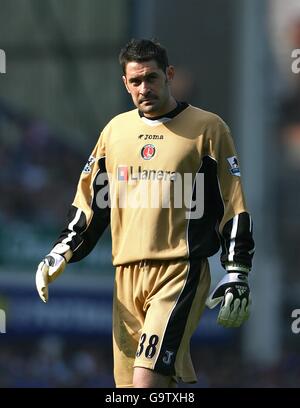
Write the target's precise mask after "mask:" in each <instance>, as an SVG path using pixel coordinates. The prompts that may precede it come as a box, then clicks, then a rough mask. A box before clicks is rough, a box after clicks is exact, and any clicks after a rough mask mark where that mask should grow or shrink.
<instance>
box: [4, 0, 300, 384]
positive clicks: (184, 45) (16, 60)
mask: <svg viewBox="0 0 300 408" xmlns="http://www.w3.org/2000/svg"><path fill="white" fill-rule="evenodd" d="M131 37H146V38H147V37H156V38H158V39H159V40H160V41H161V43H162V44H163V45H165V46H166V48H167V49H168V51H169V57H170V62H171V63H172V64H174V65H175V66H176V68H177V77H176V81H175V83H174V93H175V95H176V96H177V98H178V99H180V100H186V101H188V102H190V103H192V104H194V105H196V106H200V107H202V108H204V109H208V110H211V111H213V112H216V113H218V114H219V115H221V116H222V117H223V118H224V119H225V120H226V121H227V123H228V124H229V125H230V127H231V128H232V130H233V135H234V138H235V141H236V145H237V149H238V153H239V156H240V158H241V163H242V166H241V167H242V172H243V175H244V177H243V179H244V185H245V190H246V195H247V201H248V205H249V208H250V211H251V213H252V215H253V218H254V222H255V239H256V244H257V252H256V257H255V262H254V267H253V274H252V277H251V286H252V289H253V298H254V303H253V311H252V315H251V319H250V320H249V322H248V323H247V324H245V326H244V327H243V328H242V329H241V330H231V331H230V330H225V329H222V328H219V327H217V326H216V323H215V318H216V314H215V311H213V312H211V311H206V312H205V315H204V317H203V320H202V322H201V324H200V325H199V328H198V330H197V332H196V334H195V336H194V338H193V341H192V354H193V359H194V362H195V367H196V369H197V373H198V376H199V382H198V384H196V386H197V387H297V386H299V382H300V361H299V360H300V358H299V357H300V356H299V335H300V334H297V333H296V332H297V331H298V330H297V328H298V326H297V324H295V323H297V322H295V321H294V327H296V330H294V332H293V330H292V323H293V320H295V319H293V318H292V312H293V310H295V309H300V301H299V288H300V274H299V266H300V252H299V247H300V246H299V241H300V239H299V224H300V217H299V212H300V206H299V191H300V190H299V173H300V74H298V75H296V74H293V73H292V71H291V64H292V59H291V51H292V49H295V48H300V4H299V2H298V1H294V0H270V1H267V0H227V1H224V0H201V1H196V0H195V1H193V0H186V1H184V2H182V1H180V0H163V1H158V0H147V1H138V0H136V1H134V0H101V1H99V0H88V1H83V0H81V1H80V0H72V1H71V0H62V1H58V0H44V1H43V2H42V1H38V0H27V1H26V2H25V1H22V0H13V1H10V0H0V49H3V50H4V51H5V53H6V73H5V74H0V165H1V166H0V309H2V310H3V311H5V313H6V322H5V323H6V325H5V326H6V327H4V325H3V321H2V324H1V327H0V331H2V332H3V333H1V334H0V387H112V386H113V378H112V351H111V297H112V282H113V273H114V271H113V268H112V267H111V255H110V236H109V233H106V235H105V237H103V238H102V239H101V241H100V242H99V244H98V245H97V247H96V248H95V250H94V251H93V253H92V254H91V255H90V256H89V257H88V258H86V259H85V260H84V261H82V262H81V263H79V264H74V265H70V266H69V267H68V269H67V270H66V272H65V273H64V275H63V276H61V277H60V279H59V280H58V281H56V282H55V283H54V284H53V285H52V286H51V289H50V302H49V304H48V305H44V304H42V302H41V301H40V300H39V298H38V295H37V293H36V291H35V283H34V276H35V270H36V266H37V264H38V262H39V261H40V259H41V258H42V256H44V255H45V254H46V253H47V252H48V251H49V249H50V247H51V245H52V243H53V241H54V240H55V239H56V237H57V235H58V233H59V231H60V229H61V228H62V227H63V226H64V221H65V216H66V212H67V209H68V206H69V204H70V203H71V200H72V198H73V195H74V192H75V188H76V182H77V179H78V177H79V174H80V171H81V169H82V167H83V166H84V164H85V162H86V159H87V157H88V156H89V154H90V151H91V149H92V147H93V145H94V144H95V141H96V139H97V137H98V134H99V132H100V130H101V128H102V127H103V125H104V124H105V123H106V122H107V121H108V120H109V119H110V118H111V117H112V116H114V115H115V114H117V113H119V112H121V111H123V110H126V109H128V108H130V107H131V106H132V105H131V101H130V100H129V99H128V95H127V94H126V92H125V90H124V89H123V85H122V81H121V70H120V67H119V65H118V60H117V57H118V53H119V50H120V48H121V47H122V46H123V45H124V44H125V43H126V42H127V41H128V39H130V38H131ZM211 269H212V274H213V281H214V282H215V281H216V280H217V279H218V278H219V277H221V276H222V274H223V272H222V270H221V268H220V266H219V262H218V257H217V256H216V257H214V258H213V259H211ZM299 326H300V325H299ZM295 331H296V332H295ZM4 332H5V333H4Z"/></svg>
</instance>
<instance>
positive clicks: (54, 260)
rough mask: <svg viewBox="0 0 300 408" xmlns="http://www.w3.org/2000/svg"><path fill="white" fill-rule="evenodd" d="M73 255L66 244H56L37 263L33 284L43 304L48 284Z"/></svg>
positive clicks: (45, 299)
mask: <svg viewBox="0 0 300 408" xmlns="http://www.w3.org/2000/svg"><path fill="white" fill-rule="evenodd" d="M72 255H73V253H72V251H71V249H70V247H69V245H67V244H57V245H55V247H54V248H53V249H52V251H51V252H50V253H49V254H48V255H47V256H45V258H44V259H43V260H42V262H40V263H39V266H38V269H37V271H36V276H35V283H36V288H37V291H38V294H39V296H40V298H41V299H42V301H43V302H45V303H46V302H47V301H48V284H49V283H51V282H53V281H54V280H55V279H56V278H57V277H58V276H59V275H60V274H61V273H62V272H63V271H64V269H65V267H66V265H67V262H68V261H69V260H70V259H71V257H72Z"/></svg>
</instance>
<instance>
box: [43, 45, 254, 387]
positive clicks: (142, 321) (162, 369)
mask: <svg viewBox="0 0 300 408" xmlns="http://www.w3.org/2000/svg"><path fill="white" fill-rule="evenodd" d="M119 59H120V64H121V66H122V69H123V81H124V85H125V87H126V89H127V91H128V93H129V94H130V95H131V97H132V100H133V103H134V105H135V106H136V109H134V110H131V111H129V112H126V113H123V114H120V115H118V116H116V117H114V118H113V119H112V120H111V121H110V122H109V123H108V124H107V125H106V127H105V128H104V129H103V131H102V133H101V135H100V137H99V140H98V141H97V144H96V146H95V148H94V150H93V152H92V154H91V156H90V158H89V160H88V162H87V164H86V166H85V167H84V169H83V172H82V174H81V177H80V179H79V184H78V188H77V193H76V196H75V199H74V201H73V204H72V206H71V209H70V212H69V220H68V224H67V227H66V228H65V229H64V230H63V231H62V233H61V235H60V237H59V239H58V241H57V242H56V243H55V245H54V247H53V249H52V250H51V252H50V253H49V254H48V255H47V256H46V257H45V258H44V259H43V261H42V262H41V263H40V264H39V266H38V270H37V273H36V285H37V289H38V293H39V295H40V297H41V299H42V300H43V301H44V302H47V301H48V284H49V283H51V282H52V281H53V280H54V279H55V278H56V277H57V276H58V275H59V274H60V273H61V272H62V271H63V270H64V268H65V266H66V264H67V263H68V262H77V261H79V260H80V259H82V258H83V257H84V256H86V255H87V254H88V253H89V252H90V251H91V250H92V249H93V247H94V246H95V244H96V242H97V240H98V239H99V237H100V236H101V234H102V233H103V231H104V230H105V228H106V227H107V226H108V225H109V224H110V226H111V234H112V257H113V264H114V266H115V267H116V276H115V288H114V307H113V349H114V377H115V382H116V386H117V387H137V388H151V387H172V386H174V384H176V382H177V381H179V380H182V381H184V382H195V381H196V376H195V372H194V368H193V364H192V361H191V356H190V339H191V336H192V334H193V332H194V331H195V329H196V327H197V325H198V323H199V320H200V317H201V314H202V312H203V310H204V307H205V303H206V304H207V305H208V306H209V307H214V306H216V305H217V304H218V303H220V302H221V307H220V312H219V315H218V322H219V323H220V324H222V325H223V326H225V327H238V326H240V325H241V324H242V323H243V321H244V320H246V319H247V318H248V315H249V305H250V291H249V286H248V280H247V278H248V277H247V275H248V273H249V272H250V269H251V262H252V256H253V252H254V242H253V238H252V221H251V217H250V215H249V213H248V211H247V208H246V204H245V199H244V195H243V191H242V185H241V177H240V170H239V163H238V159H237V156H236V152H235V148H234V144H233V141H232V138H231V135H230V131H229V128H228V126H227V125H226V124H225V123H224V122H223V121H222V119H221V118H219V117H218V116H217V115H215V114H213V113H210V112H207V111H204V110H202V109H199V108H196V107H193V106H191V105H189V104H188V103H185V102H177V101H176V100H175V98H174V97H173V96H172V93H171V88H170V85H171V82H172V80H173V78H174V74H175V70H174V67H173V66H172V65H169V63H168V57H167V53H166V50H165V49H164V48H163V47H162V46H161V45H160V44H158V43H156V42H154V41H149V40H131V41H130V42H129V43H128V44H127V45H126V46H125V47H124V48H123V49H122V51H121V53H120V57H119ZM220 245H221V247H222V253H221V264H222V266H223V267H224V270H225V272H226V273H225V276H224V278H223V279H222V280H221V282H219V284H218V285H217V287H216V288H215V289H214V290H213V291H212V293H211V294H210V296H209V297H207V296H208V291H209V287H210V272H209V266H208V262H207V258H208V257H209V256H212V255H213V254H215V253H216V252H217V251H218V250H219V247H220Z"/></svg>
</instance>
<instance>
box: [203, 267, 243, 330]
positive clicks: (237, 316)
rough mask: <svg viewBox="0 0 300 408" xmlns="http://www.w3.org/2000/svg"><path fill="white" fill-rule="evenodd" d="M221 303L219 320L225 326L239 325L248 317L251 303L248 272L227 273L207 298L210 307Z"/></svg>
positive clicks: (207, 304)
mask: <svg viewBox="0 0 300 408" xmlns="http://www.w3.org/2000/svg"><path fill="white" fill-rule="evenodd" d="M220 302H222V303H221V307H220V312H219V315H218V319H217V322H218V323H219V324H220V325H222V326H224V327H239V326H240V325H241V324H242V323H243V322H244V321H245V320H247V319H248V317H249V314H250V311H249V308H250V305H251V296H250V289H249V285H248V276H247V274H246V273H242V272H239V273H234V272H229V273H227V274H226V275H225V276H224V278H223V279H222V280H221V281H220V282H219V283H218V284H217V286H216V288H215V289H214V290H213V292H212V293H211V294H210V295H209V297H208V298H207V300H206V306H208V307H209V308H210V309H212V308H214V307H215V306H216V305H217V304H218V303H220Z"/></svg>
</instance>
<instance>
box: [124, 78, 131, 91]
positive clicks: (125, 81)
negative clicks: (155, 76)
mask: <svg viewBox="0 0 300 408" xmlns="http://www.w3.org/2000/svg"><path fill="white" fill-rule="evenodd" d="M122 79H123V82H124V85H125V88H126V89H127V92H128V93H131V92H130V90H129V88H128V86H127V80H126V76H125V75H123V76H122Z"/></svg>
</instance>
